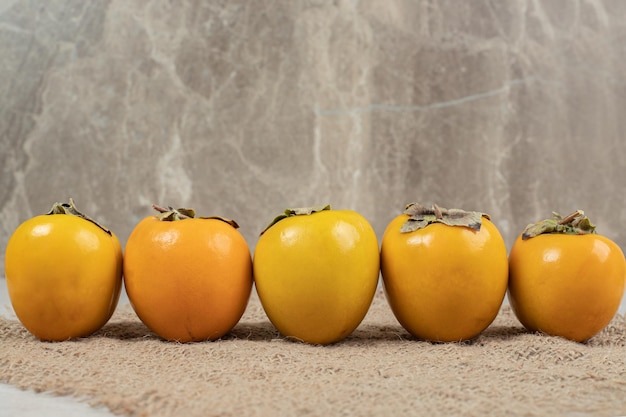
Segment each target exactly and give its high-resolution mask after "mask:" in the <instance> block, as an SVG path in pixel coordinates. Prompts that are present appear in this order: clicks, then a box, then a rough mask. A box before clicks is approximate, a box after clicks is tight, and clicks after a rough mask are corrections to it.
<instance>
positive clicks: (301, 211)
mask: <svg viewBox="0 0 626 417" xmlns="http://www.w3.org/2000/svg"><path fill="white" fill-rule="evenodd" d="M330 209H331V208H330V204H326V205H325V206H313V207H299V208H288V209H286V210H285V211H284V212H282V213H281V214H279V215H278V216H276V218H274V220H272V222H271V223H270V224H268V225H267V227H266V228H265V229H263V231H262V232H261V235H262V234H263V233H265V232H266V231H267V230H268V229H269V228H270V227H272V226H274V225H275V224H276V223H278V222H279V221H281V220H283V219H286V218H287V217H293V216H308V215H310V214H313V213H317V212H320V211H324V210H330Z"/></svg>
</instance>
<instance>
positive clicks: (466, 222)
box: [400, 203, 490, 233]
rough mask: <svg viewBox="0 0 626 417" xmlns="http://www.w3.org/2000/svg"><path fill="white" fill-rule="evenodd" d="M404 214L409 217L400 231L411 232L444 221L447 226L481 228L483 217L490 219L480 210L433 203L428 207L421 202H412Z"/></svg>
mask: <svg viewBox="0 0 626 417" xmlns="http://www.w3.org/2000/svg"><path fill="white" fill-rule="evenodd" d="M404 214H406V215H408V216H409V218H408V219H407V221H406V222H405V223H404V224H403V225H402V227H401V228H400V233H410V232H414V231H416V230H419V229H423V228H425V227H426V226H428V225H431V224H433V223H442V224H445V225H447V226H462V227H469V228H470V229H473V230H476V231H478V230H480V227H481V226H482V219H483V217H484V218H486V219H489V218H490V217H489V215H488V214H486V213H481V212H478V211H465V210H461V209H445V208H443V207H439V206H438V205H437V204H433V205H432V207H430V208H429V207H426V206H423V205H421V204H419V203H411V204H409V205H407V206H406V209H405V210H404Z"/></svg>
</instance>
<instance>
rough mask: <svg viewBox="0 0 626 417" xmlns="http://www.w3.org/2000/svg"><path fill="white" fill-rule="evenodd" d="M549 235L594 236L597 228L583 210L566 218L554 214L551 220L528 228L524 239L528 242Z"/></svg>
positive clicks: (524, 233)
mask: <svg viewBox="0 0 626 417" xmlns="http://www.w3.org/2000/svg"><path fill="white" fill-rule="evenodd" d="M547 233H561V234H565V235H586V234H594V233H596V226H595V225H594V224H592V223H591V221H590V220H589V218H588V217H587V216H585V212H584V211H582V210H576V211H575V212H573V213H572V214H570V215H569V216H565V217H562V216H561V215H560V214H558V213H555V212H552V218H551V219H545V220H542V221H540V222H537V223H532V224H529V225H528V226H526V229H524V232H523V233H522V239H524V240H526V239H529V238H531V237H535V236H539V235H542V234H547Z"/></svg>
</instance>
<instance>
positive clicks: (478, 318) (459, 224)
mask: <svg viewBox="0 0 626 417" xmlns="http://www.w3.org/2000/svg"><path fill="white" fill-rule="evenodd" d="M381 272H382V278H383V285H384V289H385V295H386V297H387V300H388V302H389V305H390V307H391V310H392V312H393V314H394V315H395V316H396V318H397V319H398V321H399V322H400V324H401V325H402V326H403V327H404V328H405V329H406V330H407V331H408V332H409V333H411V334H412V335H413V336H415V337H417V338H420V339H424V340H429V341H440V342H450V341H461V340H466V339H471V338H473V337H475V336H477V335H478V334H480V332H482V331H483V330H484V329H485V328H487V326H489V324H491V322H492V321H493V320H494V319H495V318H496V316H497V314H498V312H499V310H500V307H501V305H502V302H503V300H504V296H505V294H506V288H507V272H508V262H507V253H506V245H505V243H504V240H503V239H502V236H501V235H500V232H499V231H498V229H497V228H496V226H495V225H494V224H493V223H492V222H491V221H490V220H489V216H487V215H486V214H484V213H479V212H467V211H463V210H458V209H451V210H446V209H443V208H440V207H438V206H436V205H434V206H433V207H432V208H427V207H424V206H422V205H420V204H415V203H413V204H409V205H408V206H407V209H406V210H405V212H404V213H402V214H400V215H398V216H397V217H395V218H394V219H393V220H392V221H391V222H390V223H389V225H388V226H387V228H386V230H385V232H384V234H383V238H382V244H381Z"/></svg>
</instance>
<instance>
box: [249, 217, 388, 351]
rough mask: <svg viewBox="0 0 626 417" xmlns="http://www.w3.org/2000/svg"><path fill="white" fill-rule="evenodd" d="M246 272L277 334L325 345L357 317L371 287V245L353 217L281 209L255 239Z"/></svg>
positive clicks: (374, 248)
mask: <svg viewBox="0 0 626 417" xmlns="http://www.w3.org/2000/svg"><path fill="white" fill-rule="evenodd" d="M253 265H254V279H255V282H256V289H257V292H258V294H259V300H260V301H261V305H262V306H263V309H264V310H265V312H266V314H267V316H268V317H269V319H270V321H271V322H272V323H273V324H274V326H275V327H276V328H277V329H278V330H279V331H280V332H281V334H283V335H284V336H286V337H289V338H293V339H295V340H300V341H303V342H306V343H310V344H320V345H326V344H330V343H334V342H338V341H340V340H342V339H344V338H346V337H347V336H348V335H350V334H351V333H352V332H353V331H354V330H355V329H356V328H357V327H358V325H359V323H360V322H361V321H362V320H363V318H364V317H365V314H366V313H367V311H368V309H369V307H370V304H371V302H372V299H373V297H374V293H375V291H376V286H377V283H378V274H379V258H378V242H377V239H376V234H375V233H374V230H373V229H372V227H371V225H370V224H369V222H368V221H367V220H366V219H365V218H364V217H363V216H362V215H361V214H359V213H357V212H356V211H352V210H331V208H330V206H325V207H311V208H302V209H287V210H286V211H285V214H283V215H280V216H278V217H277V218H276V219H275V220H274V221H273V222H272V223H271V224H270V226H268V228H267V229H266V230H265V231H264V232H263V233H262V235H261V237H260V238H259V240H258V242H257V245H256V249H255V252H254V261H253Z"/></svg>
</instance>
